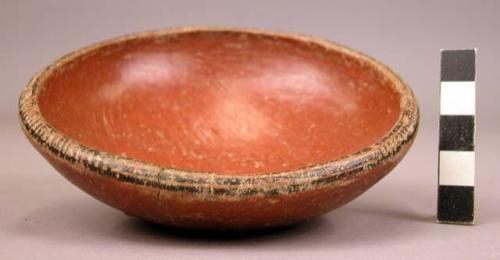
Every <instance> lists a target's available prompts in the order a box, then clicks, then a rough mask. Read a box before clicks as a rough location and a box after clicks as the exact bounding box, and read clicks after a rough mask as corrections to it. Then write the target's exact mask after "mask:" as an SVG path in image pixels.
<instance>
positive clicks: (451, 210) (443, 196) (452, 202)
mask: <svg viewBox="0 0 500 260" xmlns="http://www.w3.org/2000/svg"><path fill="white" fill-rule="evenodd" d="M437 218H438V221H439V222H445V223H447V222H450V223H464V224H468V223H472V222H473V221H474V186H443V185H441V186H439V192H438V217H437Z"/></svg>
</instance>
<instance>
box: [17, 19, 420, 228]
mask: <svg viewBox="0 0 500 260" xmlns="http://www.w3.org/2000/svg"><path fill="white" fill-rule="evenodd" d="M19 112H20V120H21V124H22V128H23V130H24V132H25V133H26V136H27V137H28V139H29V140H30V142H31V143H32V144H33V145H34V147H35V148H36V149H37V150H38V151H39V152H40V153H41V154H42V155H43V156H44V157H45V158H46V159H47V160H48V161H49V162H50V163H51V164H52V165H53V166H54V167H55V168H56V169H57V170H58V171H59V172H60V173H61V174H62V175H63V176H64V177H66V178H67V179H68V180H70V181H71V182H72V183H74V184H75V185H76V186H78V187H80V188H81V189H82V190H84V191H86V192H87V193H89V194H90V195H92V196H94V197H95V198H97V199H99V200H101V201H103V202H105V203H107V204H109V205H111V206H113V207H115V208H117V209H120V210H122V211H124V212H125V213H127V214H129V215H133V216H138V217H141V218H144V219H147V220H150V221H154V222H158V223H162V224H165V225H171V226H177V227H189V228H214V229H246V228H263V227H270V226H280V225H286V224H290V223H295V222H298V221H301V220H304V219H308V218H311V217H314V216H317V215H320V214H322V213H325V212H328V211H330V210H332V209H334V208H337V207H339V206H341V205H343V204H345V203H346V202H348V201H350V200H352V199H353V198H355V197H356V196H358V195H360V194H361V193H363V192H364V191H366V190H367V189H368V188H369V187H370V186H372V185H373V184H374V183H375V182H377V181H378V180H379V179H381V178H382V177H383V176H385V175H386V174H387V173H388V172H389V171H390V170H391V169H392V168H393V167H394V166H395V165H396V164H397V163H398V162H399V161H400V160H401V159H402V157H403V155H404V154H405V153H406V151H407V150H408V149H409V147H410V145H411V143H412V142H413V140H414V138H415V134H416V131H417V125H418V107H417V103H416V101H415V98H414V96H413V94H412V92H411V90H410V89H409V88H408V87H407V86H406V85H405V84H404V83H403V82H402V80H401V79H400V78H399V77H398V76H397V75H395V73H393V72H392V71H391V70H389V69H388V68H387V67H386V66H384V65H382V64H381V63H379V62H377V61H375V60H374V59H372V58H369V57H367V56H365V55H363V54H360V53H358V52H355V51H352V50H349V49H347V48H345V47H342V46H339V45H337V44H334V43H330V42H327V41H323V40H319V39H314V38H309V37H305V36H300V35H295V34H284V33H274V32H268V31H261V30H248V29H221V28H183V29H173V30H163V31H155V32H147V33H140V34H135V35H130V36H125V37H121V38H118V39H113V40H110V41H106V42H102V43H99V44H96V45H93V46H90V47H87V48H84V49H81V50H78V51H75V52H73V53H71V54H69V55H66V56H65V57H63V58H61V59H59V60H58V61H56V62H54V63H53V64H52V65H50V66H49V67H47V68H46V69H44V70H43V71H41V72H40V73H38V74H37V75H35V77H34V78H33V79H32V80H31V81H30V83H29V84H28V86H27V87H26V88H25V89H24V91H23V92H22V94H21V97H20V102H19Z"/></svg>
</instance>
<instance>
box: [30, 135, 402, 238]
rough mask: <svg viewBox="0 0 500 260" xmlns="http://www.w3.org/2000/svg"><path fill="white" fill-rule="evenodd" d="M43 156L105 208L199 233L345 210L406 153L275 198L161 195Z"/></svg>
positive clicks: (280, 222)
mask: <svg viewBox="0 0 500 260" xmlns="http://www.w3.org/2000/svg"><path fill="white" fill-rule="evenodd" d="M33 145H34V146H35V147H36V148H37V150H39V151H40V152H41V153H42V155H43V156H44V157H45V158H46V159H47V160H48V161H49V162H50V163H51V164H52V165H53V166H54V167H55V168H56V169H57V170H58V171H59V172H60V173H61V174H62V175H63V176H64V177H66V178H67V179H68V180H70V181H71V182H72V183H74V184H75V185H76V186H78V187H80V188H81V189H82V190H84V191H85V192H87V193H89V194H90V195H92V196H94V197H95V198H97V199H99V200H101V201H102V202H104V203H106V204H108V205H111V206H113V207H115V208H117V209H120V210H122V211H123V212H125V213H127V214H128V215H131V216H136V217H141V218H143V219H146V220H150V221H153V222H156V223H161V224H165V225H168V226H176V227H187V228H196V229H198V228H199V229H254V228H264V227H274V226H282V225H287V224H292V223H296V222H299V221H303V220H307V219H310V218H312V217H315V216H318V215H320V214H324V213H326V212H328V211H330V210H332V209H334V208H337V207H340V206H342V205H344V204H345V203H347V202H349V201H351V200H352V199H353V198H355V197H357V196H359V195H360V194H361V193H363V192H364V191H366V190H367V189H368V188H369V187H370V186H372V185H373V184H374V183H376V182H377V181H378V180H380V179H381V178H382V177H384V176H385V175H386V174H387V173H388V172H389V171H390V170H391V169H392V168H394V166H396V165H397V163H398V162H399V161H400V160H401V158H402V157H403V156H404V154H406V152H407V150H408V148H409V147H410V145H411V143H407V144H406V145H404V146H403V147H401V150H400V153H398V155H397V156H395V157H393V158H392V159H391V160H390V161H387V162H386V163H384V164H380V165H378V166H377V167H375V168H372V169H370V170H367V171H365V172H363V174H362V175H359V176H357V177H354V178H352V179H347V180H345V181H343V182H342V183H337V184H336V185H329V186H325V187H322V188H316V189H310V190H307V191H304V192H299V193H293V194H277V195H275V196H250V197H239V198H232V197H230V196H228V197H224V196H222V197H221V196H211V195H207V196H199V195H198V194H193V193H190V192H166V191H164V192H162V193H160V194H158V192H157V190H156V189H151V188H149V187H145V186H141V185H134V184H131V183H126V182H121V181H119V180H116V179H113V178H109V177H106V176H100V175H96V174H95V173H94V172H92V171H89V170H86V169H81V168H78V167H76V168H75V167H74V165H71V164H69V163H68V162H67V161H64V160H61V159H60V158H58V157H56V156H54V155H52V154H50V153H47V152H46V150H44V149H43V148H42V147H40V146H39V145H38V144H36V143H34V142H33Z"/></svg>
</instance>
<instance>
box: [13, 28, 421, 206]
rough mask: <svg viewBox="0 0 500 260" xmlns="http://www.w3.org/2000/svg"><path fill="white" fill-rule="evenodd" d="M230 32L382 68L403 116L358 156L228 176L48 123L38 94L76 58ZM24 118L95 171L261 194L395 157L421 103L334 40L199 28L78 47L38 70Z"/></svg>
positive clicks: (180, 186) (183, 187)
mask: <svg viewBox="0 0 500 260" xmlns="http://www.w3.org/2000/svg"><path fill="white" fill-rule="evenodd" d="M203 32H205V33H206V32H219V33H221V32H227V33H243V34H253V35H261V36H265V37H270V38H284V39H290V40H295V41H300V42H304V43H306V44H311V45H315V46H319V47H322V48H325V49H327V50H331V51H336V52H338V53H342V54H343V55H347V56H350V57H353V58H354V59H355V60H358V61H360V62H362V63H364V64H367V65H369V66H372V67H373V68H375V69H376V70H378V71H380V72H381V73H382V75H384V77H385V78H386V80H388V81H390V82H392V83H393V86H394V89H395V90H396V91H397V92H398V93H399V94H400V107H401V111H400V115H399V118H398V120H397V122H396V123H395V124H394V126H393V127H392V129H391V130H390V131H388V132H387V133H386V134H385V135H384V137H382V138H381V139H380V140H379V141H378V142H377V143H375V144H374V145H371V146H369V147H366V148H364V149H363V150H361V151H358V152H356V153H353V154H349V155H346V156H343V157H341V158H339V159H336V160H333V161H329V162H326V163H323V164H317V165H311V166H307V167H304V168H300V169H297V170H291V171H283V172H269V173H265V174H259V175H250V174H247V175H239V176H234V175H225V174H220V173H213V172H194V171H189V170H179V169H173V168H167V167H162V166H159V165H155V164H152V163H148V162H144V161H140V160H136V159H133V158H129V157H125V156H121V155H116V154H111V153H108V152H104V151H99V150H97V149H94V148H92V147H88V146H85V145H83V144H81V143H79V142H77V141H76V140H73V139H71V138H69V137H67V136H65V135H64V134H63V133H61V132H60V131H58V130H57V129H55V128H54V127H52V126H51V125H50V124H49V123H48V122H46V121H45V120H44V118H43V116H42V114H41V112H40V109H39V107H38V100H37V97H38V93H39V90H40V89H41V86H42V85H43V82H44V80H45V79H46V78H47V77H49V76H50V75H51V74H52V73H54V72H56V71H57V70H58V69H61V68H63V67H64V66H65V65H67V64H68V63H70V62H71V61H73V60H75V59H78V58H81V57H84V56H86V55H90V54H92V53H94V52H96V51H98V50H99V49H100V48H102V47H105V46H110V45H120V44H124V43H126V42H128V41H132V40H135V39H141V38H142V39H146V38H161V37H171V36H175V35H179V34H189V33H203ZM19 117H20V122H21V126H22V128H23V130H24V131H25V132H26V133H27V135H28V136H29V137H30V138H31V139H32V140H33V141H34V142H35V143H37V144H38V145H39V146H41V147H42V148H43V149H44V150H45V151H47V152H49V153H50V154H52V155H54V156H55V157H58V158H59V159H62V160H64V161H67V162H69V164H70V165H72V166H73V167H79V168H81V167H83V168H85V169H88V170H90V171H91V172H93V173H95V174H98V175H102V176H107V177H109V178H113V179H116V180H118V181H121V182H127V183H131V184H134V185H141V186H146V187H151V188H156V189H159V190H160V191H162V190H167V191H186V192H190V193H193V194H198V195H202V196H216V197H219V196H224V197H225V198H228V197H235V196H256V195H277V194H291V193H296V192H300V191H305V190H310V189H315V188H317V187H320V186H325V185H331V184H339V183H342V184H346V183H349V182H350V181H352V180H353V178H352V177H354V176H357V175H360V174H364V173H366V172H367V170H368V169H371V168H374V167H376V166H379V165H382V164H384V163H385V162H387V161H388V160H391V159H392V158H393V157H394V156H395V155H397V154H398V152H399V151H400V150H401V148H402V147H403V146H404V145H405V144H407V143H411V142H412V140H413V139H414V137H415V135H416V132H417V127H418V120H419V112H418V105H417V102H416V100H415V97H414V95H413V93H412V91H411V90H410V89H409V88H408V87H407V86H406V85H405V83H404V82H403V81H402V79H401V78H400V77H399V76H398V75H397V74H396V73H394V72H393V71H391V70H390V69H389V68H388V67H386V66H385V65H383V64H381V63H380V62H378V61H376V60H375V59H373V58H371V57H369V56H367V55H365V54H361V53H359V52H356V51H353V50H351V49H349V48H346V47H344V46H341V45H338V44H336V43H332V42H329V41H325V40H321V39H316V38H312V37H308V36H303V35H298V34H292V33H276V32H270V31H265V30H255V29H240V28H214V27H195V28H191V27H190V28H178V29H167V30H160V31H152V32H144V33H137V34H132V35H127V36H122V37H119V38H115V39H112V40H108V41H104V42H100V43H97V44H94V45H91V46H89V47H85V48H83V49H80V50H77V51H74V52H72V53H69V54H67V55H66V56H64V57H62V58H60V59H58V60H57V61H55V62H54V63H52V64H51V65H49V66H48V67H46V68H45V69H43V70H42V71H40V72H39V73H37V74H36V75H35V76H34V77H33V78H32V79H31V80H30V82H29V83H28V85H27V86H26V87H25V88H24V90H23V91H22V93H21V96H20V98H19Z"/></svg>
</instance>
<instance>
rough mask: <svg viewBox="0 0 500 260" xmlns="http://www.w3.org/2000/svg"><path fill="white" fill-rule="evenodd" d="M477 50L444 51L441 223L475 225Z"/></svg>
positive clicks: (439, 203)
mask: <svg viewBox="0 0 500 260" xmlns="http://www.w3.org/2000/svg"><path fill="white" fill-rule="evenodd" d="M475 81H476V50H475V49H469V50H442V51H441V103H440V104H441V107H440V119H439V189H438V214H437V220H438V222H439V223H452V224H473V223H474V172H475V153H474V145H475V124H476V122H475V121H476V97H475V94H476V82H475Z"/></svg>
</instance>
